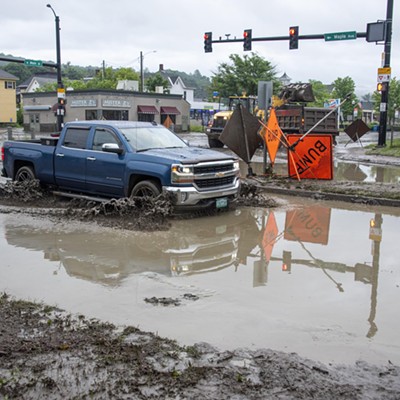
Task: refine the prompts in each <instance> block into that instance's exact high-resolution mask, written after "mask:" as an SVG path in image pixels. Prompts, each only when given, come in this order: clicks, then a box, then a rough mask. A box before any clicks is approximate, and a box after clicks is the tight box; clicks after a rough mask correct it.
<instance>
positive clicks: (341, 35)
mask: <svg viewBox="0 0 400 400" xmlns="http://www.w3.org/2000/svg"><path fill="white" fill-rule="evenodd" d="M324 38H325V42H331V41H333V40H351V39H357V32H356V31H350V32H335V33H324Z"/></svg>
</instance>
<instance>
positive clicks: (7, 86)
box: [4, 81, 15, 89]
mask: <svg viewBox="0 0 400 400" xmlns="http://www.w3.org/2000/svg"><path fill="white" fill-rule="evenodd" d="M4 88H5V89H15V82H14V81H4Z"/></svg>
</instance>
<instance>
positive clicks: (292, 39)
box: [289, 26, 299, 50]
mask: <svg viewBox="0 0 400 400" xmlns="http://www.w3.org/2000/svg"><path fill="white" fill-rule="evenodd" d="M298 48H299V27H298V26H291V27H290V28H289V49H290V50H295V49H298Z"/></svg>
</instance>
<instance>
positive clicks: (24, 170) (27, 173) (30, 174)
mask: <svg viewBox="0 0 400 400" xmlns="http://www.w3.org/2000/svg"><path fill="white" fill-rule="evenodd" d="M35 179H36V176H35V171H34V170H33V168H32V167H28V166H26V165H25V166H24V167H21V168H19V169H18V171H17V173H16V174H15V180H16V181H17V182H24V181H33V180H35Z"/></svg>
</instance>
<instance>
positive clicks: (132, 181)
mask: <svg viewBox="0 0 400 400" xmlns="http://www.w3.org/2000/svg"><path fill="white" fill-rule="evenodd" d="M142 181H154V182H155V183H156V184H157V185H159V186H160V188H161V190H162V186H163V185H162V182H161V179H160V178H159V177H158V176H154V175H146V174H132V175H131V176H130V177H129V185H128V191H127V193H126V195H127V196H129V195H130V193H131V192H132V189H133V188H134V186H136V185H137V184H138V183H139V182H142Z"/></svg>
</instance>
